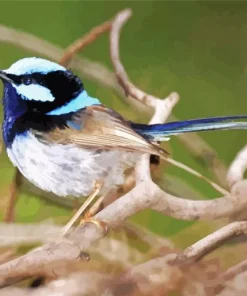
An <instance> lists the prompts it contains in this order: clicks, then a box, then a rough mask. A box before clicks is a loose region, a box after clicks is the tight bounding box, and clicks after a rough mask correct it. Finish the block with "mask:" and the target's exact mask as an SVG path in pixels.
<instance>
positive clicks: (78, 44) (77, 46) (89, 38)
mask: <svg viewBox="0 0 247 296" xmlns="http://www.w3.org/2000/svg"><path fill="white" fill-rule="evenodd" d="M110 29H111V22H110V21H107V22H105V23H103V24H101V25H99V26H97V27H94V28H93V29H92V30H91V31H90V32H88V33H87V34H86V35H85V36H82V37H81V38H80V39H78V40H76V41H75V42H74V43H73V44H71V45H70V46H69V47H68V48H67V49H65V53H64V54H63V56H62V58H61V59H60V64H61V65H64V66H65V67H66V66H68V64H69V63H70V62H71V60H72V59H73V57H74V56H75V55H76V54H77V53H78V52H79V51H81V50H82V49H83V48H84V47H86V46H87V45H89V44H91V43H93V42H94V41H95V40H96V39H97V38H98V37H99V36H100V35H102V34H103V33H105V32H107V31H109V30H110Z"/></svg>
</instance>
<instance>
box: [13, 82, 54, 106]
mask: <svg viewBox="0 0 247 296" xmlns="http://www.w3.org/2000/svg"><path fill="white" fill-rule="evenodd" d="M13 86H14V88H15V89H16V92H17V93H18V94H19V95H21V96H22V98H23V99H24V100H35V101H41V102H53V101H54V100H55V98H54V97H53V95H52V94H51V92H50V90H49V89H48V88H46V87H43V86H41V85H39V84H32V85H25V84H21V85H18V86H16V85H13Z"/></svg>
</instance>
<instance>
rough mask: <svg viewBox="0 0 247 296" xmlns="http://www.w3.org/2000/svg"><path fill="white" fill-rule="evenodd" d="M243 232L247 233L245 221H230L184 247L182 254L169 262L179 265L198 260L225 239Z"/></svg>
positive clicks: (227, 239)
mask: <svg viewBox="0 0 247 296" xmlns="http://www.w3.org/2000/svg"><path fill="white" fill-rule="evenodd" d="M244 234H247V222H246V221H242V222H233V223H230V224H228V225H227V226H224V227H222V228H220V229H219V230H217V231H215V232H213V233H212V234H209V235H208V236H206V237H204V238H203V239H201V240H199V241H198V242H196V243H195V244H194V245H192V246H190V247H189V248H187V249H185V251H184V252H183V254H181V255H178V257H177V258H176V259H175V260H174V261H172V262H171V263H172V264H176V265H177V264H178V265H179V264H184V263H185V262H186V263H189V262H190V261H195V260H199V259H201V258H202V257H203V256H205V255H206V254H208V253H209V252H211V251H212V250H214V249H216V248H217V247H218V246H220V245H222V244H223V243H225V242H226V241H229V240H231V239H233V238H235V237H238V236H240V235H244Z"/></svg>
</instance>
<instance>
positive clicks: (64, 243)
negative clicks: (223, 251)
mask: <svg viewBox="0 0 247 296" xmlns="http://www.w3.org/2000/svg"><path fill="white" fill-rule="evenodd" d="M123 14H126V11H125V12H123ZM113 26H114V25H113ZM113 29H114V28H113ZM115 32H116V31H115ZM111 36H114V35H111ZM160 101H162V102H163V103H162V106H163V107H164V110H165V108H168V109H167V112H165V116H163V115H164V114H163V113H158V112H156V113H155V117H154V118H153V119H152V120H153V122H158V121H159V122H164V121H165V120H166V119H167V118H166V116H168V115H169V114H170V112H171V109H172V107H173V106H174V105H175V103H176V100H175V101H173V99H172V98H171V97H168V98H166V99H165V100H160ZM171 102H173V104H171ZM168 103H169V104H168ZM150 104H151V105H152V103H151V101H150ZM159 116H160V118H158V117H159ZM246 191H247V181H242V182H239V183H236V184H235V185H234V187H233V188H232V193H231V195H227V196H224V197H222V198H218V199H216V200H207V201H194V200H185V199H181V198H177V197H175V196H172V195H169V194H167V193H166V192H164V191H162V190H161V189H160V188H159V187H158V186H157V185H156V184H154V183H153V182H152V180H151V176H150V167H149V158H148V156H147V155H143V157H142V159H141V161H140V162H139V163H138V166H137V168H136V187H135V188H134V189H132V190H131V191H130V192H128V193H127V194H125V195H124V196H122V197H121V198H119V199H118V200H116V201H114V202H113V203H112V204H110V205H109V206H107V207H106V208H104V209H103V210H102V211H100V212H99V213H98V214H97V215H96V216H95V217H94V218H95V219H97V220H100V221H103V222H105V223H107V224H108V225H109V227H112V228H113V227H116V226H118V225H120V224H121V223H122V222H123V221H124V220H125V219H127V218H128V217H130V216H132V215H134V214H136V213H137V212H138V211H141V210H143V209H147V208H151V209H154V210H156V211H159V212H161V213H164V214H166V215H171V216H173V217H176V218H179V219H188V220H198V219H212V218H214V219H217V218H219V217H225V216H228V215H229V214H231V213H233V212H235V211H237V210H239V209H240V208H243V207H244V206H246V204H247V200H246V198H245V195H246ZM240 223H242V224H236V225H238V226H236V225H235V228H234V227H233V228H234V229H235V230H234V229H227V230H228V231H229V230H231V231H232V232H231V235H229V233H228V234H226V232H225V231H224V228H223V230H222V231H221V232H220V230H219V231H218V232H216V236H215V237H214V236H213V234H212V235H211V238H212V243H211V244H210V243H209V242H208V241H207V240H206V241H204V242H202V241H200V242H198V244H195V245H193V248H192V249H190V250H188V249H187V251H185V257H181V256H180V257H179V258H180V262H181V258H182V259H183V260H182V261H183V262H185V261H186V260H190V258H192V259H195V258H198V257H200V256H202V255H203V254H205V253H207V252H208V251H209V250H211V249H212V248H213V247H215V246H217V245H218V244H219V243H222V242H223V241H225V240H226V239H227V238H230V237H233V236H234V235H240V234H242V233H245V230H244V227H245V224H243V223H247V222H240ZM241 225H242V231H241V229H239V227H240V226H241ZM102 236H103V232H102V231H101V229H100V228H97V227H96V226H95V225H93V224H86V225H84V226H80V227H78V228H76V229H75V230H74V231H71V232H70V233H68V236H67V239H62V240H61V241H57V242H53V243H50V244H46V245H44V246H42V247H40V248H38V249H35V250H33V251H31V252H29V253H27V254H26V255H24V256H21V257H19V258H16V259H14V260H12V261H9V262H7V263H5V264H2V265H0V286H5V285H9V284H12V283H14V282H17V281H20V280H21V279H23V278H26V277H28V276H32V275H34V274H42V273H46V272H47V270H48V271H51V270H52V269H53V268H54V266H56V267H59V266H61V265H62V266H63V265H64V264H65V263H66V262H69V261H74V260H76V259H77V258H78V257H79V256H80V254H81V251H82V250H87V249H88V248H89V247H90V246H91V244H92V243H93V242H94V241H96V240H97V239H99V238H102ZM185 259H186V260H185ZM178 262H179V259H178V260H177V263H178Z"/></svg>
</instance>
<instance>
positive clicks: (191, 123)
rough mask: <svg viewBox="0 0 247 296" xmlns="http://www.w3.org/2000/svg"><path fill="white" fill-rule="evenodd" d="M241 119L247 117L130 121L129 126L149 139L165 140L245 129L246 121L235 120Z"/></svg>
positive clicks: (246, 126) (246, 127)
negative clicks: (159, 122)
mask: <svg viewBox="0 0 247 296" xmlns="http://www.w3.org/2000/svg"><path fill="white" fill-rule="evenodd" d="M241 119H247V115H237V116H222V117H211V118H200V119H191V120H185V121H175V122H169V123H164V124H151V125H147V124H140V123H132V124H131V126H132V128H133V129H134V130H135V131H136V132H137V133H139V134H141V135H143V136H146V137H147V138H148V139H150V140H154V141H167V140H169V138H168V137H169V136H172V135H178V134H183V133H190V132H199V131H209V130H233V129H247V122H241V121H236V120H241Z"/></svg>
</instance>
